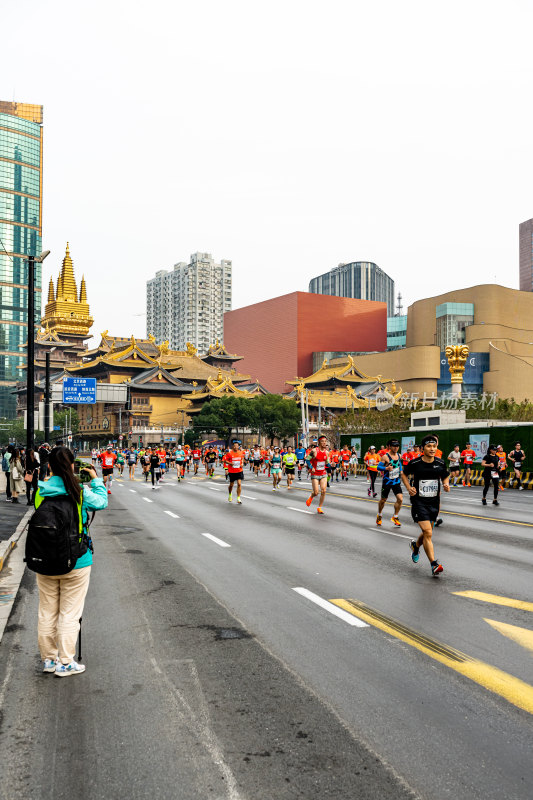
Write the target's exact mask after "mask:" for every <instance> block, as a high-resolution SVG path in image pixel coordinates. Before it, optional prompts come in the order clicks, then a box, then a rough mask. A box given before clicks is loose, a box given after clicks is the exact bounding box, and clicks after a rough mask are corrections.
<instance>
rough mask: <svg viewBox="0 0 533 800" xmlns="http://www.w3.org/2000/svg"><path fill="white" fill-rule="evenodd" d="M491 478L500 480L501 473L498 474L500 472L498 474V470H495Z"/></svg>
mask: <svg viewBox="0 0 533 800" xmlns="http://www.w3.org/2000/svg"><path fill="white" fill-rule="evenodd" d="M490 477H491V478H499V477H500V475H499V473H498V472H496V470H495V469H493V470H492V472H491V473H490Z"/></svg>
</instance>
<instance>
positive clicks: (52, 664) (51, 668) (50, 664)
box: [43, 658, 58, 672]
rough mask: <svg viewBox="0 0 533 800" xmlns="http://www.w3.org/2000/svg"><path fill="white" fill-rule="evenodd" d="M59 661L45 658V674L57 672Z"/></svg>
mask: <svg viewBox="0 0 533 800" xmlns="http://www.w3.org/2000/svg"><path fill="white" fill-rule="evenodd" d="M57 664H58V661H57V660H56V659H55V658H45V659H44V662H43V672H55V671H56V666H57Z"/></svg>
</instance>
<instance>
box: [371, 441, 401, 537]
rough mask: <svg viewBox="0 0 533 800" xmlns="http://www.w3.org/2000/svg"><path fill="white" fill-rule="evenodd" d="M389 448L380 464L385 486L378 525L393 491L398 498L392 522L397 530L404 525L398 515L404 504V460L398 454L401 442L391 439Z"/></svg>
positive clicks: (379, 507) (377, 520)
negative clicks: (402, 474)
mask: <svg viewBox="0 0 533 800" xmlns="http://www.w3.org/2000/svg"><path fill="white" fill-rule="evenodd" d="M387 447H388V449H389V452H388V453H385V454H384V455H383V459H382V461H380V463H379V464H378V470H379V471H380V472H381V473H382V475H383V484H382V487H381V497H380V500H379V503H378V515H377V517H376V525H381V520H382V516H381V512H382V511H383V507H384V505H385V502H386V500H387V497H388V496H389V492H391V491H392V492H393V494H394V496H395V497H396V501H395V503H394V514H393V516H392V517H391V522H392V523H393V524H394V525H396V527H397V528H401V525H402V523H401V522H400V520H399V519H398V514H399V513H400V508H401V507H402V502H403V493H402V479H401V477H400V475H401V472H402V459H401V456H400V454H399V452H398V451H399V449H400V442H399V441H398V439H389V441H388V442H387Z"/></svg>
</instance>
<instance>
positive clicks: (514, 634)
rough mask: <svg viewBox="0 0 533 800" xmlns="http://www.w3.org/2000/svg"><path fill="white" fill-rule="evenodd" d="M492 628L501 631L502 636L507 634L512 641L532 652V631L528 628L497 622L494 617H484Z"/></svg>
mask: <svg viewBox="0 0 533 800" xmlns="http://www.w3.org/2000/svg"><path fill="white" fill-rule="evenodd" d="M485 622H487V623H488V624H489V625H490V626H491V627H493V628H494V630H496V631H498V633H501V634H502V636H507V638H508V639H512V640H513V642H516V644H519V645H520V646H521V647H525V648H526V650H531V652H532V653H533V631H530V630H529V629H528V628H520V627H519V626H518V625H508V624H507V623H506V622H497V621H496V620H495V619H485Z"/></svg>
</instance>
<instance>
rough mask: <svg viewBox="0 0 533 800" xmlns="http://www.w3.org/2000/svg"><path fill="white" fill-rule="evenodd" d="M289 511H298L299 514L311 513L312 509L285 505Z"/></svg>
mask: <svg viewBox="0 0 533 800" xmlns="http://www.w3.org/2000/svg"><path fill="white" fill-rule="evenodd" d="M287 508H288V509H289V511H299V512H300V514H312V513H313V512H312V511H307V509H305V508H294V506H287Z"/></svg>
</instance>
